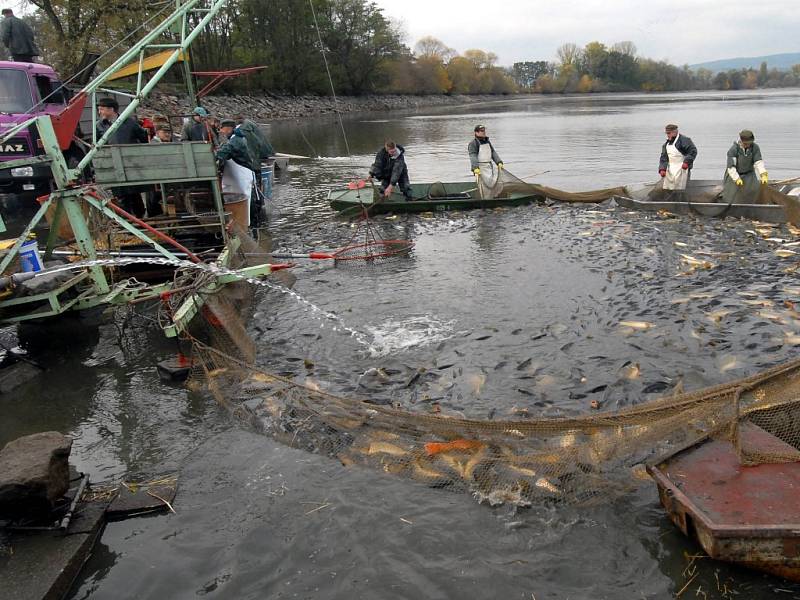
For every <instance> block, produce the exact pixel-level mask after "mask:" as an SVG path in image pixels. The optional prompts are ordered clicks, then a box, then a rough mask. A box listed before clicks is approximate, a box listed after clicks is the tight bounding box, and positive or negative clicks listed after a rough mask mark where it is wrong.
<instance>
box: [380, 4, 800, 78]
mask: <svg viewBox="0 0 800 600" xmlns="http://www.w3.org/2000/svg"><path fill="white" fill-rule="evenodd" d="M376 4H377V5H378V6H379V7H380V8H382V9H383V12H384V15H386V16H387V17H390V18H392V19H393V20H395V21H398V22H399V23H401V24H402V28H403V30H404V31H405V32H406V34H407V38H406V40H405V41H406V44H408V45H409V46H410V47H411V48H412V49H413V47H414V44H415V43H416V42H417V40H419V39H420V38H421V37H424V36H426V35H431V36H433V37H435V38H438V39H440V40H441V41H443V42H444V43H445V44H447V45H448V46H450V47H451V48H454V49H455V50H457V51H458V52H459V53H460V52H463V51H464V50H468V49H470V48H479V49H481V50H486V51H489V52H494V53H495V54H497V55H498V57H499V60H498V64H500V65H502V66H510V65H511V64H512V63H514V62H517V61H523V60H553V59H554V58H555V54H556V48H558V46H560V45H561V44H563V43H565V42H574V43H576V44H578V45H579V46H583V45H585V44H586V43H587V42H591V41H594V40H597V41H600V42H603V43H604V44H606V45H607V46H610V45H611V44H613V43H614V42H619V41H626V40H629V41H632V42H633V43H634V44H636V47H637V48H638V49H639V55H640V56H644V57H647V58H654V59H658V60H661V59H665V60H668V61H669V62H671V63H673V64H676V65H682V64H685V63H688V64H694V63H699V62H705V61H709V60H716V59H720V58H733V57H739V56H762V55H765V54H778V53H781V52H800V34H798V32H800V0H750V1H747V0H493V1H491V0H489V1H487V0H482V1H480V2H479V1H476V0H460V1H458V2H456V1H455V0H376Z"/></svg>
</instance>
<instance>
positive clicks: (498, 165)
mask: <svg viewBox="0 0 800 600" xmlns="http://www.w3.org/2000/svg"><path fill="white" fill-rule="evenodd" d="M497 170H498V171H502V170H503V163H501V162H499V163H497Z"/></svg>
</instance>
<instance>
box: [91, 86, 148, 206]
mask: <svg viewBox="0 0 800 600" xmlns="http://www.w3.org/2000/svg"><path fill="white" fill-rule="evenodd" d="M97 114H98V116H99V117H100V120H99V121H97V124H96V127H95V133H96V135H97V139H98V140H99V139H100V138H102V137H103V135H105V133H106V132H107V131H108V130H109V129H110V128H111V126H112V125H113V124H115V123H116V122H117V121H118V120H119V103H118V102H117V101H116V100H114V98H100V100H98V101H97ZM147 141H148V140H147V131H145V129H144V128H143V127H142V126H141V125H139V123H138V122H137V121H136V119H134V118H133V117H128V118H127V119H125V121H123V122H122V123H120V125H119V127H118V128H117V129H116V131H114V132H113V133H112V134H111V136H110V137H109V138H108V141H107V142H106V143H107V144H109V145H111V144H146V143H147ZM113 190H114V195H115V196H117V198H119V200H120V204H121V205H122V208H123V209H124V210H126V211H128V212H129V213H133V214H134V215H136V216H137V217H140V218H141V217H143V216H144V214H145V206H144V202H143V201H142V194H141V193H140V192H139V191H138V189H137V188H136V187H130V186H117V187H114V188H113Z"/></svg>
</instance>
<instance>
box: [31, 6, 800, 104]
mask: <svg viewBox="0 0 800 600" xmlns="http://www.w3.org/2000/svg"><path fill="white" fill-rule="evenodd" d="M30 4H31V5H33V6H34V7H36V8H37V11H36V12H35V13H34V14H33V15H32V16H31V17H30V20H31V21H32V23H33V25H34V27H35V30H36V32H37V36H38V38H39V41H40V44H39V45H40V46H41V47H42V48H43V50H44V53H45V55H44V57H43V58H44V60H45V61H46V62H49V63H51V64H54V65H55V66H56V67H57V68H58V69H59V71H60V72H61V73H62V74H69V73H74V72H75V71H77V68H78V65H79V64H80V60H81V57H82V56H83V55H84V53H86V52H98V53H103V54H105V53H106V52H107V51H108V53H107V55H105V56H104V58H103V60H102V62H101V65H103V64H108V63H109V62H110V61H111V60H112V59H113V58H116V57H117V56H119V55H120V54H121V53H122V51H124V50H126V49H127V48H128V47H129V46H130V45H131V44H132V43H133V42H135V41H136V40H138V39H140V38H141V37H142V36H143V35H144V33H146V32H147V31H149V29H150V27H152V25H153V24H155V23H157V22H158V21H160V20H161V19H163V17H164V15H166V14H167V11H168V10H169V9H170V8H171V6H172V5H171V4H170V3H169V2H166V3H165V2H158V3H153V2H151V1H150V0H129V1H128V2H127V3H125V4H118V3H108V2H105V1H104V0H30ZM148 18H152V19H153V20H152V23H151V24H150V25H148V24H147V20H148ZM195 18H196V19H198V20H199V19H200V18H202V14H199V13H198V14H196V15H195ZM140 27H141V29H139V30H138V31H137V28H140ZM321 48H322V49H324V50H325V57H326V59H327V65H326V63H325V61H323V56H322V53H321V52H320V51H319V50H320V49H321ZM191 56H192V61H193V65H192V66H193V69H195V70H200V71H203V70H223V69H230V68H236V67H242V66H251V65H266V66H267V68H266V69H265V70H263V71H261V72H259V73H257V74H254V75H250V76H248V77H247V78H246V79H241V80H237V81H232V82H230V83H228V84H226V87H224V88H223V90H225V91H227V92H231V93H236V92H240V93H241V92H245V91H247V92H249V93H258V92H268V93H277V94H290V95H302V94H313V95H328V94H330V93H331V81H332V83H333V87H334V89H335V90H336V92H337V93H341V94H348V95H354V96H358V95H365V94H419V95H438V94H511V93H542V94H557V93H590V92H613V91H659V92H660V91H664V92H667V91H684V90H714V89H718V90H735V89H753V88H756V87H792V86H798V85H800V65H795V66H794V67H793V68H792V69H791V70H790V71H777V70H775V69H772V70H769V69H767V65H766V63H764V64H762V65H761V68H760V69H742V70H731V71H726V72H721V73H713V72H712V71H710V70H708V69H698V70H697V71H693V70H692V69H690V68H689V67H688V65H684V66H675V65H671V64H669V63H667V62H665V61H657V60H653V59H649V58H644V57H641V56H638V54H637V50H636V46H635V45H634V44H633V43H632V42H628V41H623V42H618V43H615V44H612V45H610V46H606V45H605V44H603V43H601V42H597V41H594V42H590V43H588V44H586V45H585V46H584V47H580V46H578V45H576V44H573V43H568V44H563V45H562V46H560V47H559V48H558V49H557V50H556V60H553V61H549V60H530V61H521V62H516V63H514V64H513V66H512V67H510V68H505V67H501V66H498V65H497V55H496V54H494V53H493V52H491V51H490V50H484V49H478V48H472V49H467V50H465V51H463V52H460V53H459V52H457V51H456V50H454V49H453V48H449V47H448V46H447V45H446V44H444V43H443V42H442V41H440V40H437V39H435V38H433V37H425V38H422V39H421V40H418V41H417V42H416V43H415V44H414V45H413V48H412V47H409V46H408V45H406V43H405V41H404V35H403V33H402V31H401V29H400V27H399V26H398V25H397V24H396V23H393V22H392V21H391V20H389V19H388V18H387V17H386V16H385V15H384V14H383V12H382V11H381V9H380V8H378V7H377V5H376V4H374V3H373V2H370V1H369V0H311V2H309V1H307V0H275V1H273V2H264V1H263V0H231V1H230V2H229V3H228V4H227V5H226V7H225V8H224V9H223V10H222V11H221V12H220V13H219V14H218V15H217V17H216V18H215V19H214V20H213V21H212V23H211V25H210V26H209V27H207V28H206V30H205V31H204V32H203V33H202V34H201V36H200V37H199V38H198V40H197V41H195V43H194V44H193V46H192V50H191ZM329 73H330V80H329Z"/></svg>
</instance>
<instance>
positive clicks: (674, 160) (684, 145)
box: [658, 123, 697, 190]
mask: <svg viewBox="0 0 800 600" xmlns="http://www.w3.org/2000/svg"><path fill="white" fill-rule="evenodd" d="M664 133H666V134H667V141H666V142H664V145H663V146H661V160H659V162H658V174H659V175H661V177H662V178H663V179H664V182H663V185H664V189H665V190H685V189H686V184H687V183H689V177H690V176H691V171H692V166H693V165H694V159H695V158H697V147H696V146H695V145H694V143H693V142H692V140H691V138H689V137H687V136H685V135H681V134H679V133H678V126H677V125H673V124H671V123H670V124H669V125H667V126H666V127H664Z"/></svg>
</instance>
